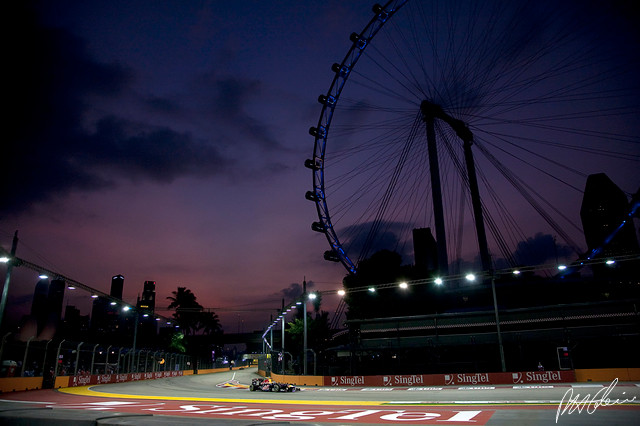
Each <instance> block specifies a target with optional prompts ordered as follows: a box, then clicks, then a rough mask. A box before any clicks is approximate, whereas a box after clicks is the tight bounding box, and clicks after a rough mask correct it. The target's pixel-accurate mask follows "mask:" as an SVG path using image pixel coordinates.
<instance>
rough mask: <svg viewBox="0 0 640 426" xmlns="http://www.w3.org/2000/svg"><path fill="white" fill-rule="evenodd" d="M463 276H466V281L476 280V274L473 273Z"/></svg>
mask: <svg viewBox="0 0 640 426" xmlns="http://www.w3.org/2000/svg"><path fill="white" fill-rule="evenodd" d="M465 278H466V280H467V281H475V280H476V276H475V275H473V274H467V275H466V276H465Z"/></svg>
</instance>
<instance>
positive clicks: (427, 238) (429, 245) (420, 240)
mask: <svg viewBox="0 0 640 426" xmlns="http://www.w3.org/2000/svg"><path fill="white" fill-rule="evenodd" d="M413 256H414V262H415V267H416V270H417V271H418V273H419V274H421V275H425V274H427V273H429V272H433V271H435V270H437V269H438V246H437V244H436V240H435V238H433V234H432V233H431V228H416V229H414V230H413Z"/></svg>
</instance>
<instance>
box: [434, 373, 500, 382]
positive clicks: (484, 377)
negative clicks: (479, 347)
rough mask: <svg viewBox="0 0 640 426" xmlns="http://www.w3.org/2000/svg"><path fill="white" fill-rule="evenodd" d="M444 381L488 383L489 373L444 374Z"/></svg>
mask: <svg viewBox="0 0 640 426" xmlns="http://www.w3.org/2000/svg"><path fill="white" fill-rule="evenodd" d="M444 381H445V384H447V385H457V384H469V385H477V384H478V383H489V373H476V374H465V373H460V374H445V375H444Z"/></svg>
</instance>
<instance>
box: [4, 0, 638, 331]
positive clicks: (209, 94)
mask: <svg viewBox="0 0 640 426" xmlns="http://www.w3.org/2000/svg"><path fill="white" fill-rule="evenodd" d="M19 3H24V2H19ZM28 3H29V4H31V5H33V8H32V9H28V8H27V7H26V6H23V5H20V6H15V5H14V6H11V8H12V9H13V10H12V13H7V15H6V16H7V17H9V19H10V20H11V21H13V22H14V23H18V24H19V25H15V26H14V27H13V31H14V34H13V35H12V38H11V39H10V46H9V50H10V52H9V55H10V57H11V58H12V60H11V61H10V63H11V64H12V65H11V66H10V68H11V70H10V80H9V81H11V84H10V86H11V87H9V92H10V93H9V103H10V105H12V111H11V112H10V116H9V118H8V127H9V142H10V146H9V147H8V152H9V155H8V156H5V157H4V161H3V175H2V177H3V179H2V180H3V182H2V184H0V185H2V186H0V187H1V188H2V190H1V195H2V200H3V201H2V203H1V204H0V218H1V221H0V245H1V246H2V247H3V248H5V249H9V248H10V246H11V238H12V236H13V232H14V231H15V230H19V236H20V243H19V245H18V253H17V254H18V255H19V256H20V257H22V258H24V259H26V260H29V261H31V262H34V263H37V264H42V265H43V266H46V267H48V268H50V269H52V270H55V271H58V272H60V273H62V274H64V275H66V276H68V277H70V278H73V279H75V280H78V281H80V282H83V283H85V284H87V285H89V286H92V287H94V288H97V289H100V290H102V291H104V292H108V291H109V286H110V278H111V276H112V275H114V274H122V275H124V276H125V290H124V293H125V296H124V298H125V299H126V300H128V301H131V302H134V301H135V297H136V295H137V294H139V293H140V292H141V291H142V285H143V282H144V281H145V280H155V281H156V283H157V287H156V293H157V306H159V307H162V306H166V305H167V304H168V303H166V297H167V296H169V295H170V293H171V291H174V290H175V289H176V288H177V287H178V286H186V287H188V288H190V289H191V290H192V291H193V292H194V293H195V294H196V296H197V298H198V301H199V302H200V303H201V304H202V305H203V306H205V307H211V308H214V309H215V311H216V313H218V315H219V316H220V317H221V320H222V325H223V328H224V329H225V331H227V332H235V331H239V330H240V329H242V330H244V331H247V330H253V329H260V328H262V327H263V326H264V325H266V324H267V323H268V321H269V314H270V313H275V310H276V309H277V308H279V306H280V299H281V298H282V297H283V295H285V294H287V296H288V293H287V290H291V289H294V288H295V285H296V284H298V285H299V284H300V283H301V282H302V280H303V277H306V279H307V280H308V281H311V282H312V283H313V284H312V285H313V288H315V289H319V290H330V289H338V288H339V287H340V285H341V284H340V283H341V279H342V277H343V276H344V273H345V270H344V268H343V267H342V266H341V265H340V264H336V263H330V262H326V261H324V260H323V259H322V253H323V252H324V251H325V250H327V249H328V245H327V242H326V240H325V238H324V237H323V236H322V235H321V234H318V233H314V232H312V231H311V230H310V224H311V222H312V221H314V220H317V216H316V214H315V209H314V206H313V203H311V202H309V201H307V200H305V199H304V194H305V192H306V191H307V190H309V189H311V173H310V171H309V170H308V169H306V168H305V167H304V166H303V163H304V160H305V159H306V158H309V157H310V156H311V155H312V147H313V138H312V137H311V136H309V135H308V128H309V127H310V126H312V125H315V124H316V123H317V121H318V115H319V112H320V106H319V104H318V103H317V101H316V98H317V96H318V95H319V94H321V93H326V91H327V88H328V87H329V84H330V82H331V79H332V78H333V73H332V72H331V70H330V66H331V64H332V63H333V62H340V61H341V60H342V58H343V56H344V55H345V53H346V51H347V49H348V47H349V45H350V42H349V40H348V36H349V34H350V33H351V32H352V31H360V29H361V28H362V27H363V26H364V25H365V24H366V22H367V21H368V19H370V17H371V6H372V4H373V2H371V1H369V0H364V1H363V0H358V1H348V2H345V1H322V2H320V1H308V2H299V1H283V2H280V1H278V2H268V1H267V2H265V1H232V2H214V1H188V2H185V1H167V2H150V1H98V2H95V1H92V2H86V1H59V2H45V1H41V2H28ZM623 10H624V9H623ZM627 42H628V43H629V48H630V49H635V50H636V53H637V48H638V44H637V42H638V37H637V33H633V34H631V36H630V38H629V39H627ZM634 102H635V104H636V105H635V107H634V108H635V110H636V111H637V109H638V107H637V98H636V99H635V101H634ZM621 121H622V122H623V126H628V129H625V130H624V131H623V133H624V134H628V135H631V134H637V133H634V132H635V131H636V130H637V129H638V123H637V117H636V121H635V122H633V123H628V122H626V121H625V120H621ZM632 142H633V143H635V144H636V145H635V148H634V149H635V155H636V156H637V155H638V151H639V150H638V139H637V136H636V137H635V140H634V141H632ZM5 149H7V148H5ZM632 151H633V148H632ZM5 152H6V151H5ZM5 155H6V154H5ZM636 161H637V158H636ZM635 165H636V166H637V162H636V163H635ZM599 168H600V167H599V165H598V167H594V168H593V169H592V170H591V171H590V172H596V171H606V170H599ZM613 170H617V171H619V172H620V176H619V178H620V179H621V180H624V182H620V181H616V183H618V184H619V185H621V186H623V189H624V190H625V191H629V192H632V191H635V190H637V188H638V184H639V183H640V181H639V179H638V175H639V174H638V173H637V169H636V172H635V173H634V172H629V170H633V166H632V167H628V165H625V169H624V170H621V169H616V168H615V167H614V168H613ZM614 180H615V179H614ZM574 200H578V202H579V200H580V198H579V197H576V198H574ZM574 202H575V201H574ZM574 205H575V204H574ZM520 209H521V210H520V211H519V213H524V212H525V211H527V209H526V208H525V209H523V208H522V207H520ZM516 214H518V213H516ZM573 217H574V218H577V212H573ZM525 221H526V219H525ZM348 225H355V224H353V223H351V224H350V223H348V222H344V223H343V224H342V226H348ZM534 234H535V229H531V230H529V233H528V234H527V237H533V236H534ZM580 242H581V243H583V241H580ZM36 282H37V278H36V277H35V276H34V274H33V272H31V271H25V270H21V269H20V268H18V269H16V270H14V278H13V281H12V284H11V292H10V305H9V308H8V315H9V317H10V318H15V317H17V316H19V315H20V313H21V312H23V311H24V310H25V309H26V310H28V309H29V307H30V304H31V295H32V294H33V288H34V286H35V283H36ZM86 297H87V295H86V294H85V295H83V298H84V300H85V302H82V301H80V299H79V296H74V297H70V298H68V299H67V301H66V302H65V303H69V304H76V305H81V304H83V303H85V304H86V300H87V299H86ZM335 303H336V300H333V299H331V298H330V297H326V298H325V305H324V308H325V309H326V310H329V311H330V312H332V311H333V309H334V308H335Z"/></svg>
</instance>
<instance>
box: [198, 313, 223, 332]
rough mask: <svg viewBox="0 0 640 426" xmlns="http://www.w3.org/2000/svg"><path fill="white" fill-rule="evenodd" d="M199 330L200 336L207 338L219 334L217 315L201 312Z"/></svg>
mask: <svg viewBox="0 0 640 426" xmlns="http://www.w3.org/2000/svg"><path fill="white" fill-rule="evenodd" d="M200 329H201V330H202V334H204V335H207V336H211V335H217V334H220V333H221V332H222V327H221V326H220V319H219V318H218V315H216V314H215V313H214V312H201V313H200Z"/></svg>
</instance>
